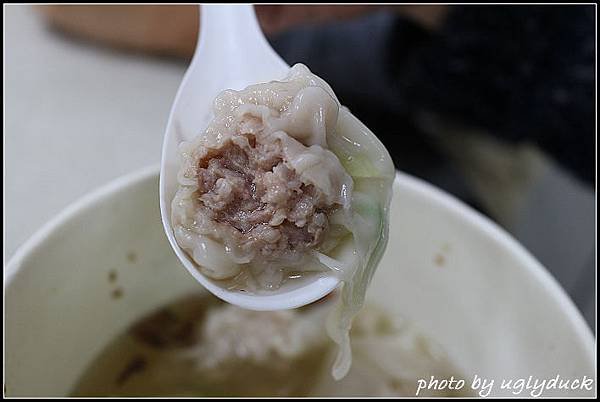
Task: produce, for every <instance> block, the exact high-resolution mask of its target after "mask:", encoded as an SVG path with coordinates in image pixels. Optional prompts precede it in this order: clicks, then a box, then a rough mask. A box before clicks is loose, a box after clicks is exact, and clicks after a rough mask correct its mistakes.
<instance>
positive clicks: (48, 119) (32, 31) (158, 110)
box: [4, 5, 186, 261]
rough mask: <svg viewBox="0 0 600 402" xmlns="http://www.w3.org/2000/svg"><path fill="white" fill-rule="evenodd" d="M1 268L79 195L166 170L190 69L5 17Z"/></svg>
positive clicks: (18, 9)
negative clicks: (167, 139)
mask: <svg viewBox="0 0 600 402" xmlns="http://www.w3.org/2000/svg"><path fill="white" fill-rule="evenodd" d="M4 11H5V38H6V39H5V58H4V59H5V60H6V64H5V116H6V117H5V131H4V132H5V133H6V135H5V137H4V141H5V175H4V179H5V204H4V205H5V211H6V214H5V218H6V220H5V225H6V226H5V233H6V238H5V239H6V243H5V256H4V258H5V261H7V260H8V259H10V256H11V255H12V254H14V251H15V250H16V249H17V248H18V246H19V245H21V244H22V243H23V242H24V241H25V240H27V238H28V237H29V236H31V235H32V234H33V233H34V232H35V231H36V230H37V229H38V228H40V227H41V226H42V225H43V224H44V223H45V222H47V221H48V220H49V219H51V218H52V216H54V215H55V214H56V213H58V212H59V211H60V210H62V209H63V208H64V207H65V206H67V205H68V204H70V203H71V202H73V201H75V200H76V199H77V198H79V197H80V196H82V195H83V194H85V193H87V192H89V191H90V190H93V189H95V188H97V187H98V186H100V185H102V184H104V183H107V182H109V181H110V180H111V179H114V178H116V177H118V176H121V175H123V174H125V173H128V172H131V171H133V170H135V169H137V168H141V167H144V166H147V165H151V164H158V163H159V162H160V152H161V145H162V138H163V133H164V128H165V126H166V122H167V118H168V115H169V111H170V107H171V103H172V102H173V99H174V96H175V93H176V92H177V88H178V86H179V83H180V82H181V79H182V77H183V74H184V72H185V68H186V64H185V63H184V62H182V61H178V60H169V59H160V58H153V57H145V56H141V55H132V54H124V53H121V52H117V51H112V50H109V49H103V48H99V47H94V46H89V45H87V44H83V43H79V42H78V41H75V40H71V39H69V38H65V37H63V36H62V35H59V34H57V33H55V32H51V31H50V30H49V29H48V28H47V27H46V26H45V24H44V23H43V20H42V19H41V18H40V16H39V15H37V14H36V13H35V11H34V10H33V9H32V8H31V7H30V6H16V5H13V6H6V7H5V9H4Z"/></svg>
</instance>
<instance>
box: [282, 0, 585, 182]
mask: <svg viewBox="0 0 600 402" xmlns="http://www.w3.org/2000/svg"><path fill="white" fill-rule="evenodd" d="M450 7H451V11H450V12H449V14H448V16H447V18H446V20H445V22H444V24H443V26H442V27H441V28H440V29H439V30H438V31H436V32H433V33H432V32H429V31H427V30H425V29H423V28H421V27H420V26H418V25H417V24H416V23H414V22H412V21H410V20H408V19H405V18H403V17H399V16H396V15H393V14H387V13H378V14H373V15H369V16H365V17H363V18H360V19H357V20H352V21H345V22H342V23H335V24H328V25H322V26H314V27H310V26H307V27H303V28H300V29H298V30H295V31H292V32H288V33H286V34H283V35H281V36H280V37H278V38H275V39H274V40H273V41H272V44H273V46H274V48H275V49H276V50H277V51H278V52H279V54H280V55H281V56H282V57H283V58H284V59H285V60H286V61H287V62H289V63H290V64H293V63H296V62H302V63H305V64H307V65H308V66H309V67H310V68H311V69H312V70H313V72H315V73H316V74H317V75H320V76H322V77H323V78H324V79H325V80H326V81H328V82H329V83H330V84H331V86H332V87H333V89H334V91H336V93H337V94H338V96H339V98H340V100H341V102H342V103H344V104H346V105H347V106H348V107H349V108H350V109H351V110H352V111H353V113H355V114H356V115H357V116H358V117H359V118H360V119H361V120H363V121H364V122H365V124H367V126H369V127H370V128H371V129H372V130H373V131H374V132H375V133H376V134H377V135H378V136H380V138H381V139H382V141H383V142H384V143H385V144H386V146H388V147H389V149H390V151H391V153H392V154H393V156H394V160H395V162H396V164H397V167H398V168H400V169H403V170H407V171H408V172H409V173H413V174H416V175H418V176H423V175H424V174H423V172H422V171H419V169H432V167H431V166H430V165H429V161H431V160H438V161H439V160H440V158H443V157H442V156H441V155H439V154H438V153H437V151H436V150H435V147H434V146H433V144H431V139H427V138H425V136H424V135H423V133H421V131H420V128H419V125H418V124H417V122H416V120H415V116H417V115H418V114H419V113H420V112H422V111H427V112H433V113H435V114H437V115H440V116H442V117H446V118H449V119H452V120H454V121H459V122H461V123H464V124H467V125H470V126H473V127H480V128H484V129H487V130H488V131H489V132H490V133H492V134H493V135H496V136H499V137H501V138H503V139H506V140H509V141H513V142H517V141H530V142H533V143H535V144H537V145H538V146H539V147H540V148H541V149H542V150H544V151H546V153H548V154H549V155H550V156H552V157H553V158H554V159H555V160H556V161H557V162H559V163H560V164H562V165H563V166H564V167H566V168H567V169H568V170H570V171H571V172H573V173H574V174H575V175H577V176H578V177H579V178H580V179H582V180H584V181H586V182H587V183H588V184H590V185H593V184H594V177H595V167H594V163H595V161H594V157H595V121H594V112H595V92H594V79H595V78H594V73H595V59H594V57H595V56H594V49H595V28H594V25H595V10H594V7H593V6H592V5H590V6H450ZM407 147H408V149H412V150H413V151H412V152H409V153H406V152H405V155H403V156H402V157H399V156H397V155H398V153H399V152H401V151H402V150H405V149H406V148H407ZM407 155H409V156H408V160H407V159H406V158H407ZM411 157H412V160H411ZM425 176H426V174H425Z"/></svg>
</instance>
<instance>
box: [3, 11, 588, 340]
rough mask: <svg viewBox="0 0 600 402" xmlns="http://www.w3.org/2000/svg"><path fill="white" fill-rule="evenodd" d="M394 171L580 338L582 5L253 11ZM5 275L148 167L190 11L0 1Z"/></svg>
mask: <svg viewBox="0 0 600 402" xmlns="http://www.w3.org/2000/svg"><path fill="white" fill-rule="evenodd" d="M256 9H257V14H258V17H259V21H260V23H261V26H262V27H263V30H264V31H265V33H266V34H267V37H268V40H269V41H270V42H271V44H272V46H273V47H274V48H275V50H276V51H277V52H278V53H279V54H280V55H281V56H282V57H283V59H285V60H286V61H287V62H288V63H290V64H293V63H296V62H302V63H305V64H307V65H308V66H309V67H310V68H311V70H312V71H313V72H315V73H316V74H318V75H320V76H322V77H323V78H324V79H325V80H326V81H328V82H329V83H330V84H331V86H332V87H333V89H334V91H335V92H336V93H337V95H338V97H339V98H340V100H341V102H342V103H344V104H345V105H347V106H348V107H349V108H350V109H351V110H352V111H353V113H354V114H355V115H356V116H358V117H359V118H360V119H361V120H362V121H363V122H364V123H366V124H367V126H369V127H370V128H371V129H372V130H373V131H374V132H375V133H376V134H377V135H378V136H379V137H380V138H381V139H382V141H383V142H384V143H385V144H386V146H387V147H388V149H389V150H390V153H391V154H392V156H393V158H394V162H395V164H396V167H397V168H398V169H400V170H402V171H404V172H406V173H409V174H412V175H415V176H417V177H420V178H423V179H425V180H427V181H429V182H431V183H433V184H435V185H436V186H438V187H441V188H442V189H444V190H446V191H448V192H450V193H452V194H454V195H455V196H457V197H458V198H460V199H462V200H463V201H465V202H466V203H468V204H469V205H471V206H472V207H473V208H475V209H477V210H479V211H480V212H482V213H483V214H485V215H487V216H489V217H490V218H491V219H492V220H494V221H495V222H497V223H498V224H499V225H501V226H502V227H504V228H505V229H506V230H508V231H509V232H510V233H511V234H512V235H513V236H514V237H516V238H517V239H518V240H519V241H520V242H521V243H522V244H523V245H524V246H525V247H526V248H527V249H528V250H529V251H530V252H531V253H533V254H534V255H535V256H536V257H537V258H538V259H539V260H540V261H541V263H542V264H543V265H545V266H546V267H547V268H548V269H549V271H550V272H551V273H552V275H553V276H554V277H555V278H556V279H557V280H558V281H559V282H560V283H561V284H562V286H563V287H564V288H565V289H566V291H567V292H568V293H569V294H570V296H571V297H572V299H573V300H574V301H575V303H576V304H577V305H578V307H579V308H580V309H581V311H582V313H583V314H584V316H585V318H586V319H587V321H588V323H589V324H590V326H591V327H592V328H593V329H595V294H596V293H595V292H596V288H595V283H596V280H595V279H596V278H595V277H596V269H595V267H596V260H595V244H596V243H595V222H596V215H595V180H596V176H595V174H596V173H595V172H596V167H595V148H596V147H595V142H596V141H595V133H596V132H595V71H596V70H595V67H596V66H595V8H594V6H593V5H589V6H586V5H578V6H443V5H435V6H363V5H351V6H299V5H298V6H276V5H263V6H256ZM4 11H5V25H4V34H5V36H4V38H5V39H4V41H5V48H4V56H5V58H4V60H5V61H4V67H5V77H4V83H5V87H4V88H5V137H4V141H5V146H6V147H5V177H4V178H5V201H6V203H5V239H6V243H5V256H4V258H5V263H6V261H7V260H8V259H10V257H11V256H12V255H13V254H14V252H15V250H16V249H17V248H18V247H19V245H21V244H22V243H23V242H24V241H25V240H26V239H27V238H28V237H29V236H31V235H32V234H33V233H34V232H35V231H36V230H37V229H39V228H40V227H41V226H42V225H43V224H44V223H45V222H47V221H48V220H49V219H51V218H52V216H54V215H55V214H56V213H58V212H59V211H60V210H61V209H63V208H64V207H65V206H67V205H68V204H69V203H71V202H72V201H74V200H75V199H77V198H78V197H80V196H82V195H83V194H85V193H87V192H89V191H91V190H93V189H95V188H97V187H98V186H100V185H102V184H105V183H107V182H108V181H110V180H111V179H113V178H116V177H118V176H121V175H123V174H126V173H128V172H131V171H133V170H135V169H137V168H141V167H144V166H147V165H151V164H158V163H159V161H160V152H161V145H162V136H163V133H164V128H165V126H166V122H167V117H168V114H169V111H170V107H171V104H172V102H173V99H174V96H175V93H176V91H177V88H178V86H179V83H180V81H181V79H182V77H183V74H184V72H185V69H186V66H187V64H188V63H189V60H190V58H191V55H192V54H193V50H194V46H195V42H196V37H197V30H198V10H197V7H195V6H191V5H179V6H159V5H152V6H131V5H130V6H107V5H105V6H85V5H80V6H29V5H5V6H4Z"/></svg>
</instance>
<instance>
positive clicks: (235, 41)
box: [196, 4, 279, 60]
mask: <svg viewBox="0 0 600 402" xmlns="http://www.w3.org/2000/svg"><path fill="white" fill-rule="evenodd" d="M198 35H199V36H198V42H197V48H196V53H201V54H205V52H208V51H212V52H213V53H210V54H222V55H223V57H226V58H234V57H235V58H236V59H238V60H239V59H240V56H243V55H246V54H251V53H252V52H257V51H258V52H259V53H258V54H261V53H262V52H264V51H265V48H268V49H271V46H270V45H269V42H268V41H267V39H266V38H265V36H264V34H263V32H262V30H261V28H260V24H259V23H258V19H257V17H256V13H255V12H254V6H252V5H251V4H235V5H216V4H206V5H201V6H200V30H199V32H198ZM216 47H218V51H215V50H217V49H216ZM271 51H272V49H271ZM272 52H273V51H272ZM273 53H274V52H273ZM277 57H279V56H277Z"/></svg>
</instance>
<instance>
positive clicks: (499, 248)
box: [5, 167, 595, 396]
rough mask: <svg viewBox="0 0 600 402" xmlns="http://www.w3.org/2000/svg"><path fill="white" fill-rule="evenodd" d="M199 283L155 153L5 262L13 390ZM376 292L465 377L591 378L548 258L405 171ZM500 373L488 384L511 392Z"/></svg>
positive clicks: (49, 377)
mask: <svg viewBox="0 0 600 402" xmlns="http://www.w3.org/2000/svg"><path fill="white" fill-rule="evenodd" d="M112 271H115V272H117V274H116V280H110V279H109V276H111V275H112V276H114V274H111V272H112ZM113 279H114V277H113ZM591 279H592V278H590V280H591ZM200 288H201V285H199V284H198V283H197V282H196V281H195V280H194V279H193V278H192V277H191V276H190V275H189V273H188V272H187V271H186V270H185V269H184V268H183V267H181V266H180V265H179V264H178V261H177V259H176V257H175V255H174V254H173V252H172V250H171V248H170V247H169V244H168V242H167V239H166V237H165V234H164V232H163V228H162V225H161V221H160V215H159V210H158V168H157V167H152V168H148V169H145V170H143V171H139V172H136V173H133V174H131V175H128V176H125V177H123V178H120V179H118V180H116V181H114V182H112V183H111V184H109V185H107V186H105V187H103V188H101V189H99V190H97V191H95V192H93V193H91V194H89V195H88V196H86V197H84V198H82V199H81V200H79V201H77V202H76V203H75V204H73V205H72V206H70V207H69V208H67V209H66V210H65V211H63V212H62V213H61V214H59V215H58V216H57V217H56V218H55V219H54V220H52V221H51V222H50V223H48V224H47V225H46V226H44V227H43V228H42V229H41V230H40V231H39V232H38V233H37V234H35V235H34V236H33V237H32V238H31V239H30V240H29V241H28V242H27V243H26V244H25V245H23V247H21V248H20V249H19V250H18V252H17V253H16V254H15V256H14V257H13V258H12V260H11V261H10V262H9V264H8V266H7V267H6V269H5V386H6V395H8V396H61V395H68V393H69V392H70V390H71V388H72V387H73V386H74V384H75V382H76V381H77V379H78V377H79V375H80V374H81V373H82V372H83V370H84V369H85V368H86V366H87V365H88V364H89V363H90V362H91V360H92V359H93V358H94V356H95V355H96V354H97V353H99V352H100V351H101V350H102V349H103V347H104V346H106V345H107V344H108V342H109V341H110V340H111V339H112V338H113V337H115V336H116V335H118V334H119V333H120V332H122V331H123V330H125V328H126V327H127V326H128V325H130V324H131V323H132V322H133V321H135V320H136V319H138V318H140V317H141V316H142V315H143V314H145V313H149V312H150V311H152V310H154V309H156V308H157V307H159V306H161V305H163V304H166V303H168V302H169V301H171V300H173V299H175V298H177V297H178V296H180V295H182V294H184V293H187V292H190V291H192V290H197V291H201V289H200ZM119 294H120V296H121V297H118V298H115V297H116V296H118V295H119ZM368 299H369V300H371V301H373V302H375V303H378V304H380V305H384V306H386V307H387V309H388V310H389V311H390V312H392V313H394V314H398V315H402V316H403V317H405V318H408V319H410V320H411V321H413V322H415V323H416V325H417V326H418V327H419V328H420V329H421V330H422V331H423V332H424V333H425V334H426V335H427V336H429V337H430V338H432V339H434V340H435V341H437V343H439V344H441V346H443V347H444V348H445V349H446V351H447V352H448V354H449V356H450V359H451V361H452V362H454V363H455V364H456V365H457V366H458V367H459V368H460V369H462V370H463V372H464V373H465V374H466V378H467V383H469V379H470V378H472V376H473V375H478V376H480V377H485V378H488V379H495V380H496V381H500V380H501V379H502V378H512V379H518V378H525V379H527V378H528V377H529V376H533V379H535V378H539V379H544V378H554V377H555V376H556V375H557V374H558V375H560V377H561V378H566V379H573V378H582V377H583V376H585V375H587V376H588V377H591V378H594V379H595V370H594V366H595V341H594V337H593V335H592V333H591V331H590V330H589V328H588V327H587V325H586V324H585V322H584V321H583V319H582V317H581V315H580V314H579V312H578V310H577V309H576V308H575V306H574V305H573V303H572V302H571V300H570V299H569V298H568V296H567V295H566V294H565V292H564V291H563V290H562V288H561V287H560V286H559V285H558V284H557V283H556V281H555V280H554V279H553V278H552V277H551V276H550V275H549V274H548V272H547V271H546V270H545V269H544V268H543V267H542V266H541V265H540V264H539V263H538V262H537V261H536V260H535V259H534V258H533V257H532V256H531V255H530V254H529V253H528V252H526V251H525V250H524V249H523V248H522V247H521V246H520V245H519V244H518V243H517V242H515V241H514V240H513V239H512V238H511V237H510V236H509V235H508V234H506V233H505V232H504V231H503V230H501V229H499V228H498V227H497V226H496V225H494V224H493V223H492V222H490V221H489V220H488V219H486V218H484V217H483V216H481V215H480V214H478V213H476V212H474V211H473V210H471V209H469V208H468V207H467V206H465V205H464V204H462V203H461V202H459V201H457V200H456V199H454V198H453V197H451V196H449V195H447V194H445V193H443V192H441V191H440V190H437V189H435V188H433V187H432V186H430V185H428V184H426V183H424V182H422V181H419V180H417V179H414V178H412V177H409V176H407V175H404V174H400V173H399V174H398V176H397V178H396V181H395V184H394V198H393V201H392V209H391V224H390V242H389V245H388V248H387V251H386V254H385V256H384V258H383V261H382V263H381V265H380V267H379V270H378V271H377V273H376V275H375V277H374V280H373V283H372V287H371V288H370V290H369V293H368ZM499 385H500V384H499V383H497V386H495V387H494V388H493V389H492V394H491V395H496V396H498V395H509V394H510V393H509V391H507V390H501V389H500V386H499ZM594 393H595V383H594V391H593V392H586V391H570V392H567V391H554V392H552V391H548V392H545V393H544V395H546V396H557V395H568V396H571V395H573V396H575V395H593V394H594ZM521 396H526V394H525V393H524V394H521Z"/></svg>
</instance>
